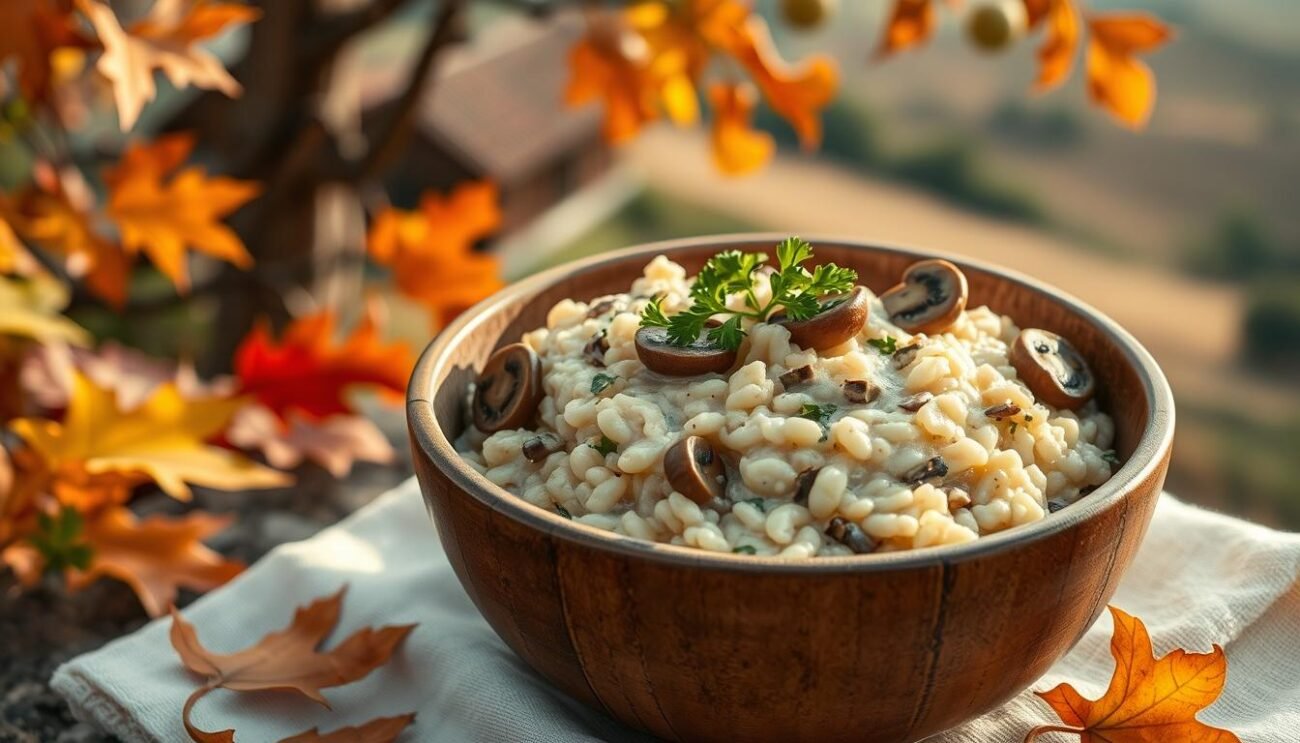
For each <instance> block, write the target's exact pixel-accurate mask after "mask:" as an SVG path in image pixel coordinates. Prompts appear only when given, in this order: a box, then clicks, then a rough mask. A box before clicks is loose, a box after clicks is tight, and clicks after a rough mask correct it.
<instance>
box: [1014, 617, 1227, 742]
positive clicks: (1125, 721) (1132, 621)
mask: <svg viewBox="0 0 1300 743" xmlns="http://www.w3.org/2000/svg"><path fill="white" fill-rule="evenodd" d="M1110 613H1111V616H1112V617H1113V618H1114V620H1115V630H1114V634H1113V635H1112V636H1111V641H1110V652H1111V655H1113V656H1114V657H1115V675H1114V676H1113V677H1112V678H1111V681H1110V686H1109V687H1107V689H1106V693H1105V694H1103V695H1102V697H1101V698H1100V699H1096V700H1090V699H1084V698H1083V696H1082V695H1080V694H1079V692H1077V691H1075V689H1074V687H1072V686H1070V685H1069V684H1061V685H1060V686H1057V687H1056V688H1054V689H1052V690H1050V691H1045V692H1036V693H1037V694H1038V696H1040V697H1042V698H1043V699H1044V700H1046V701H1047V703H1048V704H1050V705H1051V706H1052V709H1053V710H1055V711H1056V714H1057V715H1058V716H1060V718H1061V720H1062V722H1064V723H1065V724H1066V725H1067V726H1069V727H1068V728H1062V727H1060V726H1054V725H1044V726H1040V727H1038V728H1035V729H1034V730H1031V731H1030V732H1029V734H1028V735H1027V736H1026V738H1025V740H1026V743H1028V741H1032V740H1034V739H1035V738H1036V737H1037V736H1038V735H1039V734H1040V733H1044V732H1048V731H1061V732H1074V733H1078V734H1079V736H1080V738H1081V743H1165V741H1188V742H1189V743H1239V741H1238V738H1237V736H1236V735H1234V734H1232V733H1230V732H1228V731H1227V730H1222V729H1220V728H1215V727H1211V726H1209V725H1206V724H1205V723H1203V722H1200V721H1199V720H1197V719H1196V713H1197V712H1199V711H1201V710H1202V709H1205V708H1206V707H1208V706H1210V704H1212V703H1213V702H1214V700H1215V699H1217V698H1218V697H1219V693H1220V692H1221V691H1223V682H1224V680H1225V679H1226V677H1227V673H1228V661H1227V658H1226V657H1225V656H1224V654H1223V648H1221V647H1219V646H1218V645H1215V646H1214V649H1213V651H1211V652H1209V653H1189V652H1187V651H1185V650H1174V651H1173V652H1171V653H1169V654H1168V655H1166V656H1164V657H1163V658H1160V659H1156V657H1155V655H1154V653H1153V652H1152V647H1151V636H1150V635H1149V634H1147V629H1146V627H1145V626H1144V625H1143V624H1142V621H1141V620H1140V619H1137V618H1135V617H1132V616H1129V615H1128V614H1126V613H1124V612H1122V611H1120V610H1119V609H1116V608H1115V607H1113V606H1112V607H1110Z"/></svg>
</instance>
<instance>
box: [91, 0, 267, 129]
mask: <svg viewBox="0 0 1300 743" xmlns="http://www.w3.org/2000/svg"><path fill="white" fill-rule="evenodd" d="M77 6H78V7H79V8H80V9H81V12H82V13H84V14H85V16H86V18H87V19H89V20H90V23H91V25H92V26H93V27H94V29H95V33H96V35H98V37H99V41H100V43H102V44H103V45H104V53H103V55H102V56H101V57H100V58H99V64H98V69H99V72H100V73H101V74H102V75H103V76H104V77H106V78H108V81H109V82H110V83H111V84H112V86H113V97H114V99H115V100H116V101H117V116H118V122H119V124H120V125H121V127H122V129H123V131H125V130H127V129H130V128H131V127H132V126H133V125H134V124H135V121H136V119H137V118H139V116H140V110H141V109H142V108H144V104H145V103H148V102H149V101H151V100H153V98H154V95H155V92H156V91H155V88H154V79H153V77H154V71H155V70H162V72H163V74H165V75H167V77H168V79H170V80H171V82H172V84H173V85H175V86H176V87H177V88H184V87H186V86H188V85H195V86H197V87H200V88H208V89H211V90H219V91H221V92H222V93H225V94H226V95H228V96H237V95H239V94H240V93H241V92H242V88H241V87H240V86H239V83H237V82H235V79H234V78H233V77H231V76H230V73H228V72H226V68H225V66H224V65H223V64H222V63H221V60H220V59H217V57H215V56H213V55H212V54H211V53H209V52H207V51H204V50H203V49H202V48H201V47H199V45H198V43H199V42H200V41H203V40H205V39H209V38H211V37H213V36H216V35H217V34H219V33H221V32H222V31H223V30H225V29H226V28H228V27H230V26H234V25H238V24H242V23H248V22H250V21H253V20H256V19H257V18H258V17H259V16H260V15H261V11H259V10H257V9H256V8H251V7H248V6H246V5H236V4H232V3H221V2H206V1H205V0H197V2H194V3H190V4H185V5H181V4H178V3H175V2H156V3H154V5H153V8H152V10H151V12H150V14H149V15H148V16H146V17H145V18H144V19H142V20H141V21H140V22H139V23H135V24H132V26H131V27H130V29H129V30H128V29H124V28H122V24H121V23H119V22H118V19H117V16H115V15H114V14H113V10H112V9H111V8H109V7H108V6H107V5H105V4H104V3H103V2H100V0H77Z"/></svg>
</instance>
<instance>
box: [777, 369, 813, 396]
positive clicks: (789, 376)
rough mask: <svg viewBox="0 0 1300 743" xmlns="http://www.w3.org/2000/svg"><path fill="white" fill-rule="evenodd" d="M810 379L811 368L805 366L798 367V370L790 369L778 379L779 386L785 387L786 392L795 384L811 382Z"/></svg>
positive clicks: (811, 375) (811, 376) (811, 374)
mask: <svg viewBox="0 0 1300 743" xmlns="http://www.w3.org/2000/svg"><path fill="white" fill-rule="evenodd" d="M812 378H813V368H812V367H811V366H808V365H807V364H805V365H804V366H801V367H799V368H798V369H791V370H790V371H788V372H786V373H785V374H782V375H781V377H780V379H781V386H783V387H785V388H786V389H787V390H788V389H790V388H791V387H793V386H795V385H797V384H803V383H804V382H811V381H812Z"/></svg>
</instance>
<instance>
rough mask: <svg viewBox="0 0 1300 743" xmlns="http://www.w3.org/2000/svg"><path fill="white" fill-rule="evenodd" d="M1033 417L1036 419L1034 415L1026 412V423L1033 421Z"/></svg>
mask: <svg viewBox="0 0 1300 743" xmlns="http://www.w3.org/2000/svg"><path fill="white" fill-rule="evenodd" d="M1033 419H1034V416H1032V415H1030V414H1029V413H1025V423H1028V422H1029V421H1031V420H1033Z"/></svg>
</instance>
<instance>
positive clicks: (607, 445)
mask: <svg viewBox="0 0 1300 743" xmlns="http://www.w3.org/2000/svg"><path fill="white" fill-rule="evenodd" d="M587 446H590V447H591V448H593V449H595V450H596V451H598V452H600V455H601V456H605V455H607V454H613V453H614V452H616V451H618V442H617V441H614V440H613V439H611V438H610V437H608V436H606V435H605V434H603V433H602V434H601V435H600V441H597V442H594V443H593V442H591V441H588V442H587Z"/></svg>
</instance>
